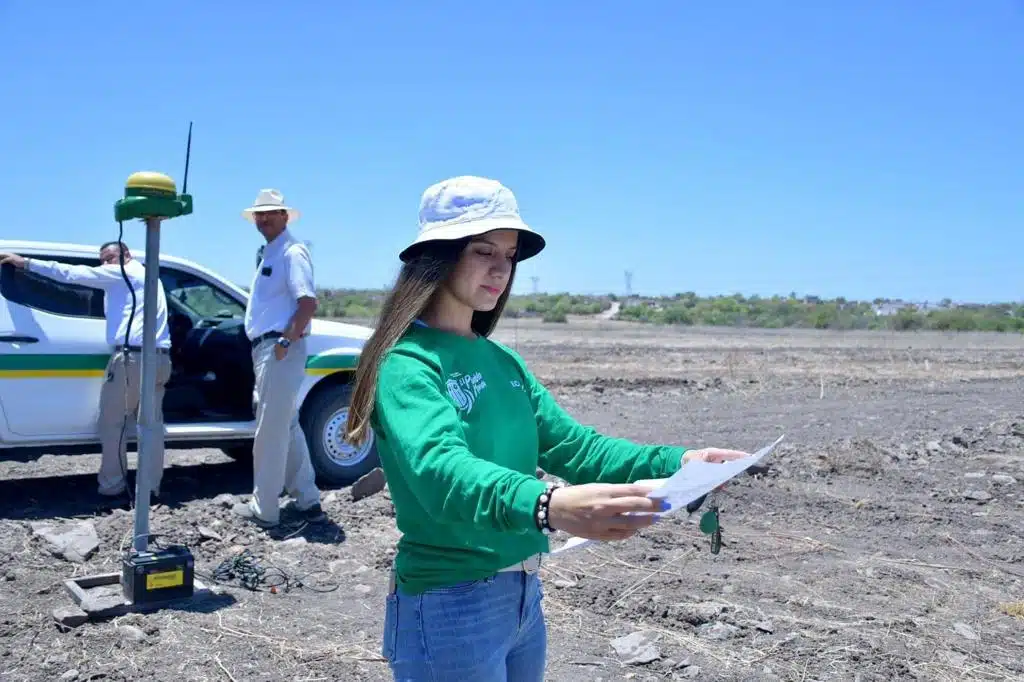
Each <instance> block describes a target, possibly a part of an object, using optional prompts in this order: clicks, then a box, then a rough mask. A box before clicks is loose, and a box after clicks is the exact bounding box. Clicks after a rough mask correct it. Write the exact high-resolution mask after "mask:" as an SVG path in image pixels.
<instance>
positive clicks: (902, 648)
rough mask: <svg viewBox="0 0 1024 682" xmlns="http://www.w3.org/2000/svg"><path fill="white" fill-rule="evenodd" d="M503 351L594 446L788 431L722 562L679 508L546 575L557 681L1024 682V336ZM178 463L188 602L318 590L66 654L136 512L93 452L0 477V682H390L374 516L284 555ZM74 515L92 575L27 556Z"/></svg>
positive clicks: (730, 440)
mask: <svg viewBox="0 0 1024 682" xmlns="http://www.w3.org/2000/svg"><path fill="white" fill-rule="evenodd" d="M498 338H500V339H501V340H503V341H505V342H507V343H509V344H510V345H514V346H516V347H517V348H518V349H519V351H520V352H521V353H522V354H523V355H524V357H525V358H526V359H527V361H528V362H529V363H530V366H531V368H532V369H533V370H534V371H535V373H536V374H537V375H538V376H539V377H540V378H541V379H542V380H544V381H546V382H548V384H549V385H550V386H551V388H552V389H553V391H554V393H555V395H556V396H557V397H558V398H559V399H560V400H561V401H562V403H563V404H564V406H565V407H566V408H567V409H568V410H569V411H570V412H571V413H573V414H574V415H576V416H577V417H578V418H579V419H580V420H582V421H583V422H585V423H589V424H592V425H594V426H596V427H598V428H599V429H601V430H602V431H604V432H606V433H609V434H612V435H617V436H624V437H628V438H633V439H637V440H640V441H645V442H667V443H685V444H688V445H693V446H704V445H720V446H723V447H737V448H743V449H748V450H753V449H756V448H758V447H760V446H762V445H765V444H767V443H769V442H771V441H772V440H774V439H775V438H776V437H777V436H779V435H781V434H783V433H784V434H785V440H784V442H783V444H782V445H780V446H779V448H778V449H777V450H776V451H775V452H774V453H772V455H770V456H769V459H768V460H767V463H768V464H770V467H769V468H768V470H767V472H765V473H761V474H758V475H754V476H741V477H739V478H738V479H736V480H735V481H734V482H733V483H731V484H730V485H729V486H728V488H727V489H726V490H725V491H724V492H723V493H722V494H721V495H720V496H719V504H720V507H721V511H722V524H723V526H724V529H725V535H724V539H725V543H724V546H723V548H722V551H721V553H720V554H718V555H712V554H711V553H710V552H709V551H708V543H707V540H706V539H705V538H704V536H702V535H701V534H700V533H699V532H698V531H697V529H696V527H695V523H696V518H692V519H688V518H686V515H685V512H684V513H683V514H682V515H681V516H680V515H676V516H671V517H669V518H668V519H666V520H664V521H662V522H661V523H660V524H658V525H656V526H654V527H652V528H651V529H649V530H647V531H645V532H643V533H642V534H641V536H640V537H637V538H635V539H632V540H629V541H626V542H623V543H618V544H598V545H590V546H587V547H584V548H581V549H579V550H577V551H575V552H572V553H567V554H566V555H563V556H556V557H552V558H550V559H549V560H548V561H547V563H546V564H545V567H544V569H543V578H544V583H545V601H544V603H545V609H546V613H547V617H548V623H549V663H548V679H551V680H587V681H588V682H597V681H599V680H605V681H607V680H625V679H633V680H640V681H644V680H672V679H700V680H780V679H781V680H864V681H867V680H1020V679H1024V533H1022V530H1024V340H1022V338H1021V337H1020V336H1015V335H984V334H949V335H946V334H938V333H901V334H894V333H884V332H880V333H836V332H827V333H826V332H795V331H744V330H721V329H716V330H694V329H665V328H656V327H647V326H636V325H630V324H625V323H617V322H612V321H594V320H570V323H569V324H568V325H557V324H541V323H538V322H527V321H518V322H516V321H513V320H509V321H507V322H505V323H504V324H503V325H502V327H501V329H499V331H498ZM168 462H169V468H168V470H167V473H166V475H165V479H164V481H165V483H164V486H163V487H164V492H165V495H166V496H167V498H168V499H167V501H166V503H165V504H163V505H161V506H159V507H158V508H157V509H156V510H155V511H154V514H153V518H152V529H153V531H154V532H157V533H162V534H164V535H165V536H166V538H167V541H168V542H174V541H177V542H185V543H187V544H188V545H189V546H190V547H191V549H192V551H193V553H194V554H195V556H196V566H197V571H198V572H199V573H200V574H201V576H200V579H203V578H202V576H206V577H209V576H210V575H211V573H212V572H213V570H214V568H215V567H216V566H217V565H218V564H220V563H221V562H222V561H224V560H225V559H228V558H229V557H231V556H232V555H234V554H236V553H237V552H239V551H241V550H242V549H248V550H250V551H251V552H252V553H253V554H254V555H255V556H256V557H257V558H258V559H259V560H260V561H261V562H263V563H265V564H268V565H273V566H276V567H278V568H280V569H282V570H283V571H284V572H285V573H287V574H288V576H289V577H290V578H291V579H292V580H302V585H301V586H297V587H294V588H293V589H290V590H283V589H282V590H279V591H278V593H277V594H272V593H270V592H267V591H258V592H252V591H249V590H246V589H244V588H239V587H227V588H223V589H222V590H218V591H219V592H221V593H220V594H219V595H217V596H216V597H214V598H212V599H209V600H206V601H204V602H201V603H199V604H197V605H195V607H194V608H191V609H185V610H164V611H159V612H156V613H153V614H149V615H137V614H136V615H129V616H124V617H121V618H118V619H115V620H111V621H107V622H100V623H88V624H85V625H81V626H79V627H75V628H72V629H70V630H68V631H62V630H61V628H58V627H57V626H56V624H55V622H54V619H53V616H52V612H53V610H54V609H55V608H59V607H65V606H68V605H70V604H71V601H70V598H69V597H68V596H67V595H66V594H65V592H64V589H63V587H62V581H63V580H65V579H66V578H69V577H72V576H76V575H87V574H95V573H102V572H107V571H111V570H117V566H118V557H119V553H118V548H119V546H120V545H121V544H122V542H123V541H124V540H125V538H126V534H130V531H131V514H130V513H129V512H128V511H113V512H103V511H98V507H97V501H96V499H95V497H94V495H93V490H94V471H95V470H96V466H97V457H96V456H78V457H56V456H45V457H42V458H41V459H39V460H36V461H32V462H10V461H9V462H0V680H3V681H5V682H6V681H8V680H9V681H11V682H14V681H16V680H47V681H50V680H161V681H170V680H174V681H180V680H190V681H191V680H195V681H201V680H223V681H227V682H231V681H237V682H242V681H243V680H252V681H262V680H294V681H298V680H305V681H312V680H351V681H354V682H355V681H362V680H388V679H390V677H389V675H388V671H387V667H386V664H385V663H383V662H382V661H381V660H380V657H379V642H380V632H381V623H382V617H383V599H384V593H385V590H386V575H385V569H386V567H387V566H388V564H389V561H390V558H391V556H392V552H393V547H394V543H395V540H396V538H397V533H396V530H395V528H394V519H393V516H392V512H391V508H390V501H389V499H388V498H387V495H386V493H381V494H378V495H375V496H372V497H369V498H366V499H362V500H360V501H358V502H353V501H352V498H351V492H350V490H348V489H341V490H336V491H325V495H326V500H325V509H326V510H327V512H328V514H329V515H330V517H331V520H332V523H331V524H330V525H328V526H325V527H318V528H312V527H302V526H299V525H293V526H289V527H288V528H287V529H286V530H285V531H284V532H283V533H279V534H278V535H277V536H276V537H269V536H268V535H266V534H265V533H263V532H257V531H253V530H250V529H247V528H244V527H242V526H241V525H240V524H239V523H237V522H235V521H233V520H232V519H231V517H230V515H229V511H228V509H227V507H226V506H225V504H226V499H225V498H224V497H223V495H224V494H225V493H227V494H231V495H244V494H245V493H246V492H248V490H249V487H250V485H251V472H249V471H248V470H247V469H246V467H244V466H241V465H239V464H236V463H234V462H232V461H231V460H229V459H227V458H226V457H224V456H223V455H221V454H220V453H218V452H215V451H202V450H191V451H183V450H178V451H170V452H169V458H168ZM218 496H220V497H218ZM694 517H696V515H694ZM60 519H65V520H67V521H74V520H88V521H90V522H92V524H93V525H94V527H95V528H96V531H97V534H98V536H99V540H100V545H99V549H98V551H96V553H95V554H94V555H93V556H92V557H91V558H90V559H88V561H86V562H85V563H73V562H69V561H66V560H63V559H58V558H55V557H53V556H52V555H51V553H50V552H49V551H48V550H47V548H46V543H45V542H43V541H42V540H41V539H40V538H38V537H34V536H33V532H32V528H31V526H30V524H31V523H33V522H39V521H49V522H54V523H56V522H59V520H60ZM55 520H56V521H55ZM286 536H290V537H286ZM556 542H557V541H556ZM331 590H333V591H331ZM631 634H632V635H634V637H633V638H631V639H630V640H628V641H627V642H626V644H623V643H621V642H617V644H618V648H616V647H613V646H612V642H613V641H614V640H616V639H617V638H620V637H623V636H626V635H631ZM630 642H631V643H632V645H633V646H632V648H631V650H628V651H627V649H630V647H629V646H627V644H629V643H630ZM631 659H632V660H631Z"/></svg>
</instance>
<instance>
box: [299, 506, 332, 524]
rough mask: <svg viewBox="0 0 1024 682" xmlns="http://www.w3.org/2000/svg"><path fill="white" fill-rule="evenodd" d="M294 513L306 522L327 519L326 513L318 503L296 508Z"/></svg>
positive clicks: (317, 521)
mask: <svg viewBox="0 0 1024 682" xmlns="http://www.w3.org/2000/svg"><path fill="white" fill-rule="evenodd" d="M295 513H297V514H298V515H299V518H301V519H302V520H303V521H305V522H307V523H322V522H324V521H326V520H327V514H325V513H324V510H323V507H321V506H320V504H319V503H317V504H314V505H313V506H312V507H310V508H309V509H298V508H296V509H295Z"/></svg>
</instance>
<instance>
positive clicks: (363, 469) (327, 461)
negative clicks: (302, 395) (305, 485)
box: [300, 384, 380, 485]
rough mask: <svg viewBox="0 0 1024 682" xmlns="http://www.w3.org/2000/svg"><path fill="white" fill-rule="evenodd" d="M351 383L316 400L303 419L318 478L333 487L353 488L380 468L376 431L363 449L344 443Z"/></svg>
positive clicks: (331, 390) (305, 408)
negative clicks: (352, 486)
mask: <svg viewBox="0 0 1024 682" xmlns="http://www.w3.org/2000/svg"><path fill="white" fill-rule="evenodd" d="M351 396H352V386H351V385H350V384H337V385H334V386H331V387H329V388H326V389H324V390H323V391H320V392H318V393H317V394H316V395H314V396H313V397H312V399H311V400H310V401H309V403H308V404H307V405H306V406H305V407H304V408H303V410H302V415H301V417H300V423H301V424H302V430H303V432H304V433H305V434H306V442H307V443H308V444H309V455H310V458H311V459H312V460H313V468H314V469H316V473H317V477H318V478H319V479H320V480H321V481H323V482H325V483H329V484H332V485H349V484H351V483H354V482H355V481H357V480H358V479H359V478H360V477H362V476H364V475H366V474H367V473H369V472H370V471H372V470H373V469H375V468H377V467H378V466H380V460H379V459H378V457H377V439H376V436H375V435H374V433H373V431H370V435H369V438H367V439H366V441H365V442H364V443H363V444H362V445H359V446H353V445H351V444H350V443H347V442H345V441H344V439H343V436H344V434H345V422H346V421H347V420H348V405H349V400H350V399H351Z"/></svg>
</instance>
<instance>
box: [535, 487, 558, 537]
mask: <svg viewBox="0 0 1024 682" xmlns="http://www.w3.org/2000/svg"><path fill="white" fill-rule="evenodd" d="M564 487H565V484H564V483H548V484H547V488H546V489H545V490H544V492H542V493H541V494H540V496H539V497H537V507H536V511H535V512H534V520H535V521H536V522H537V528H538V529H539V530H540V532H541V533H544V535H551V533H553V532H555V531H554V529H553V528H552V527H551V524H550V523H549V522H548V508H549V507H550V506H551V494H552V493H553V492H555V491H556V490H558V489H559V488H564Z"/></svg>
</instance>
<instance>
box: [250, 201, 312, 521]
mask: <svg viewBox="0 0 1024 682" xmlns="http://www.w3.org/2000/svg"><path fill="white" fill-rule="evenodd" d="M298 215H299V212H298V211H297V210H295V209H294V208H290V207H288V206H285V204H284V198H283V197H282V195H281V193H280V192H279V191H277V190H275V189H264V190H261V191H260V193H259V195H258V196H257V197H256V201H255V202H254V203H253V205H252V206H250V207H249V208H247V209H245V210H244V211H242V216H243V217H245V218H246V220H248V221H250V222H252V223H255V224H256V229H257V230H259V232H260V234H261V235H263V238H264V239H265V240H266V242H267V243H266V245H265V246H264V248H263V252H262V257H261V258H260V261H259V265H258V266H257V268H256V274H255V275H254V277H253V282H252V286H251V287H250V289H249V302H248V305H247V306H246V309H245V333H246V336H248V337H249V341H250V342H251V343H252V362H253V371H254V373H255V375H256V383H255V394H256V396H255V397H256V435H255V438H254V439H253V447H252V454H253V458H252V462H253V491H252V499H251V500H250V501H249V502H248V503H242V504H236V505H235V506H234V508H233V509H234V512H235V513H236V514H238V515H239V516H241V517H242V518H245V519H248V520H250V521H253V522H254V523H256V524H257V525H260V526H263V527H271V526H276V525H277V524H278V523H279V521H280V508H279V505H278V497H279V496H280V495H281V493H282V491H283V492H287V493H288V494H289V495H290V496H291V497H292V498H294V500H295V503H294V509H295V511H297V512H298V514H299V516H300V517H302V518H303V519H304V520H306V521H311V522H317V521H323V520H324V519H325V518H326V517H325V516H324V513H323V509H322V508H321V506H320V491H319V490H318V489H317V487H316V480H315V479H316V474H315V473H314V471H313V464H312V461H311V460H310V456H309V446H308V445H306V436H305V434H303V432H302V427H301V425H300V424H299V415H298V411H297V408H296V406H295V403H296V400H297V398H298V395H299V389H300V388H301V387H302V381H303V379H304V378H305V376H306V338H305V337H306V336H307V335H308V334H309V330H310V321H311V320H312V319H313V313H314V312H316V304H317V301H316V289H315V287H314V284H313V261H312V257H311V256H310V253H309V249H308V247H307V246H306V245H305V244H303V243H302V242H301V241H299V240H297V239H295V238H294V237H293V235H292V234H291V232H289V231H288V222H289V221H292V222H294V221H295V220H296V218H298Z"/></svg>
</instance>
